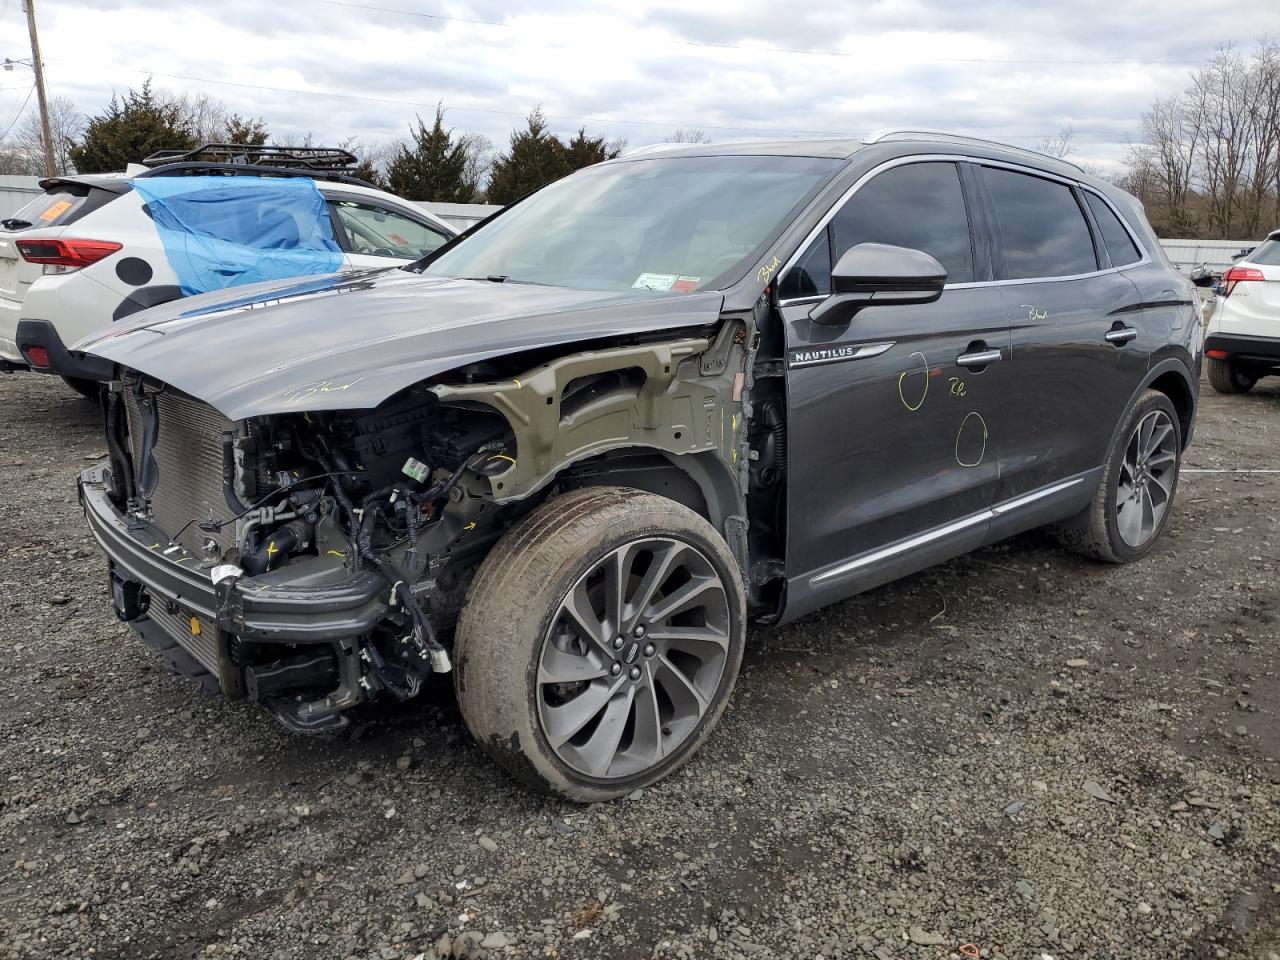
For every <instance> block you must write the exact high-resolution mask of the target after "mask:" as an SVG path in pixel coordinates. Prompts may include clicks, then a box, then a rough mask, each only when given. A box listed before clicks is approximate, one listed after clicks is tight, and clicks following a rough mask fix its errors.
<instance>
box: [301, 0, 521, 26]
mask: <svg viewBox="0 0 1280 960" xmlns="http://www.w3.org/2000/svg"><path fill="white" fill-rule="evenodd" d="M315 2H316V3H327V4H330V5H331V6H335V7H355V8H357V9H359V10H377V11H378V12H379V13H398V14H400V15H401V16H402V17H421V18H423V19H425V20H448V21H450V22H452V23H478V24H482V25H484V26H486V27H506V26H510V24H507V23H503V22H502V21H501V20H470V19H468V18H466V17H447V16H445V15H444V14H442V13H422V12H420V11H418V10H395V9H393V8H391V7H379V6H375V5H374V4H372V3H353V2H351V0H315Z"/></svg>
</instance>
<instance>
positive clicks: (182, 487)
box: [124, 375, 236, 562]
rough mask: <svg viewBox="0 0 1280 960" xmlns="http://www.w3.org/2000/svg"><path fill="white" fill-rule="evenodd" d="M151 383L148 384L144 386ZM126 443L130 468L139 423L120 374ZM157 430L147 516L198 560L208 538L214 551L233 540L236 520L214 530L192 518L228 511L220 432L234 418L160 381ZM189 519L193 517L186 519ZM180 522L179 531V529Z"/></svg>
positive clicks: (222, 516)
mask: <svg viewBox="0 0 1280 960" xmlns="http://www.w3.org/2000/svg"><path fill="white" fill-rule="evenodd" d="M151 390H152V388H151V387H150V386H149V387H148V392H151ZM124 395H125V410H126V412H127V415H128V421H129V444H130V448H131V452H132V454H133V463H134V469H135V471H136V470H137V468H138V465H139V463H140V462H141V460H140V457H141V454H142V451H141V450H140V443H141V438H142V426H141V421H140V417H139V411H138V399H137V397H136V396H135V395H134V393H133V379H132V377H131V376H130V375H126V376H125V378H124ZM155 402H156V414H157V417H158V420H159V430H158V431H157V433H156V444H155V449H154V450H153V454H152V455H153V456H154V458H155V461H156V466H157V468H158V474H159V481H158V483H157V484H156V489H155V493H153V494H152V496H151V501H150V504H151V516H152V522H153V523H154V524H155V525H156V526H157V527H159V528H160V529H161V530H162V531H164V533H165V534H166V535H167V536H169V537H175V536H176V538H177V542H178V543H180V544H181V545H182V546H183V548H185V549H186V550H187V552H188V553H190V554H192V555H193V556H194V557H196V558H197V559H196V561H187V562H199V561H200V560H203V558H204V556H205V553H204V549H203V547H204V543H205V541H206V540H209V539H212V540H214V541H215V542H216V543H217V544H218V552H219V555H221V554H222V553H224V552H225V551H226V550H227V549H228V548H230V547H232V546H234V545H235V534H236V525H235V524H234V523H228V524H227V525H226V526H224V527H223V528H222V529H221V530H220V531H218V532H217V533H207V532H205V531H203V530H201V529H200V528H199V527H198V526H197V525H196V524H197V523H199V522H201V521H204V520H229V519H230V518H231V517H233V516H234V513H233V511H232V510H231V508H230V507H229V506H228V505H227V502H226V498H225V496H224V495H223V490H222V435H223V433H224V432H226V431H228V430H233V429H234V427H235V424H234V422H233V421H231V420H228V419H227V418H226V417H224V416H223V415H222V414H220V413H219V412H218V411H217V410H215V409H214V408H213V407H211V406H209V405H208V404H207V403H202V402H201V401H199V400H196V399H194V398H193V397H188V396H186V395H185V394H183V393H179V392H178V391H176V390H174V389H173V388H171V387H165V388H163V390H162V391H161V392H159V393H157V394H155ZM193 519H194V520H195V521H196V523H191V524H190V525H189V526H188V525H187V524H188V521H190V520H193ZM184 526H185V527H186V529H185V530H183V531H182V533H180V534H179V533H178V531H179V530H180V529H182V528H183V527H184Z"/></svg>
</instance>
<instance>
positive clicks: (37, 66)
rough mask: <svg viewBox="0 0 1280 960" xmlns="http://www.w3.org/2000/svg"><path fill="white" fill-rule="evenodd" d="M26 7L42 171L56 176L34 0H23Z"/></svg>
mask: <svg viewBox="0 0 1280 960" xmlns="http://www.w3.org/2000/svg"><path fill="white" fill-rule="evenodd" d="M23 6H24V7H26V8H27V30H28V31H29V32H30V33H31V68H32V69H33V70H34V71H35V73H36V99H37V100H38V101H39V103H40V131H41V133H42V135H43V137H44V173H45V176H47V177H54V176H57V174H58V170H57V168H56V167H55V166H54V163H53V135H52V134H50V133H49V100H48V97H46V95H45V92H44V64H43V63H42V62H41V60H40V40H39V38H38V37H37V36H36V5H35V0H24V2H23Z"/></svg>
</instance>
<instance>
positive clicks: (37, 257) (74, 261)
mask: <svg viewBox="0 0 1280 960" xmlns="http://www.w3.org/2000/svg"><path fill="white" fill-rule="evenodd" d="M15 245H16V246H17V248H18V252H19V253H20V254H22V259H23V260H26V261H27V262H28V263H41V264H44V272H45V273H68V272H70V271H72V270H79V269H81V268H82V267H87V266H90V265H92V264H95V263H97V262H98V261H99V260H102V259H105V258H106V257H109V256H111V254H113V253H115V252H116V251H117V250H120V249H122V248H123V244H119V243H116V242H114V241H112V240H77V239H56V240H54V239H49V240H41V239H38V238H24V239H22V240H17V241H15ZM50 268H52V269H50Z"/></svg>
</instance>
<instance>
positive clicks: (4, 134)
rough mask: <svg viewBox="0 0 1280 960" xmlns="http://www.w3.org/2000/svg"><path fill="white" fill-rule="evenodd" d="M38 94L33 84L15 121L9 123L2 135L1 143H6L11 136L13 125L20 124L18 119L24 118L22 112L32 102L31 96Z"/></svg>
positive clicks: (0, 135)
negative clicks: (5, 140) (6, 139)
mask: <svg viewBox="0 0 1280 960" xmlns="http://www.w3.org/2000/svg"><path fill="white" fill-rule="evenodd" d="M35 92H36V85H35V83H34V82H33V83H32V84H31V88H30V89H29V90H27V99H25V100H23V101H22V106H20V107H19V108H18V112H17V113H15V114H14V115H13V119H12V120H10V121H9V125H8V126H7V127H5V128H4V133H0V143H3V142H4V138H5V137H7V136H9V131H10V130H12V129H13V125H14V124H15V123H17V122H18V118H19V117H21V116H22V111H23V110H26V109H27V104H28V103H30V102H31V94H33V93H35Z"/></svg>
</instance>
